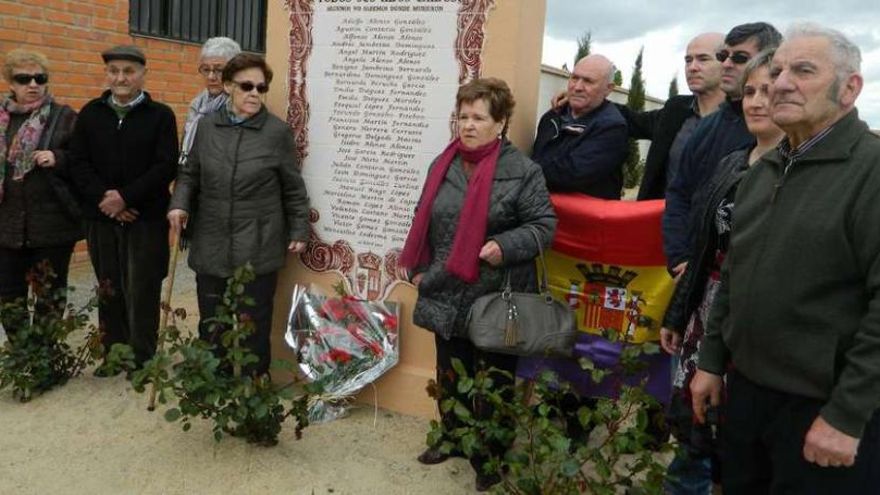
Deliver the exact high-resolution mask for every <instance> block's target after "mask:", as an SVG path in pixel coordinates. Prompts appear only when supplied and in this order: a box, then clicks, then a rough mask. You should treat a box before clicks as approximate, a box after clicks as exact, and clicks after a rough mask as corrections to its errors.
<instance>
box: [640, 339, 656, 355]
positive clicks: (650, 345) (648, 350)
mask: <svg viewBox="0 0 880 495" xmlns="http://www.w3.org/2000/svg"><path fill="white" fill-rule="evenodd" d="M642 352H643V353H645V354H650V355H653V354H657V353H659V352H660V346H659V345H657V344H656V343H655V342H645V343H644V344H642Z"/></svg>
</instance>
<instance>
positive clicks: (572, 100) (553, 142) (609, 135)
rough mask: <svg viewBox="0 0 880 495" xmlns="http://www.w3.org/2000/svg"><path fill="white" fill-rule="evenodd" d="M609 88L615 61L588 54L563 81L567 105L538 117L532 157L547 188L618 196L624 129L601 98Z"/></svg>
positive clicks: (624, 148)
mask: <svg viewBox="0 0 880 495" xmlns="http://www.w3.org/2000/svg"><path fill="white" fill-rule="evenodd" d="M613 88H614V64H612V63H611V61H610V60H608V59H607V58H605V57H603V56H602V55H588V56H586V57H584V58H582V59H581V60H580V61H578V63H577V64H576V65H575V66H574V70H573V71H572V73H571V77H570V78H569V80H568V104H567V105H565V106H564V107H562V108H560V109H559V110H550V111H548V112H547V113H545V114H544V116H543V117H541V122H540V123H539V124H538V132H537V135H536V136H535V145H534V148H533V150H532V159H533V160H535V161H536V162H537V163H538V164H539V165H541V168H542V169H543V171H544V177H545V179H546V180H547V188H548V189H549V190H550V191H551V192H554V191H573V192H580V193H583V194H588V195H590V196H595V197H597V198H603V199H620V193H621V189H622V187H623V162H624V161H625V160H626V156H627V152H628V147H627V138H628V132H629V131H628V130H627V125H626V120H624V118H623V116H622V115H621V114H620V111H618V110H617V108H616V107H615V106H614V105H613V104H612V103H611V102H609V101H608V100H607V99H606V98H607V97H608V95H609V94H611V90H612V89H613Z"/></svg>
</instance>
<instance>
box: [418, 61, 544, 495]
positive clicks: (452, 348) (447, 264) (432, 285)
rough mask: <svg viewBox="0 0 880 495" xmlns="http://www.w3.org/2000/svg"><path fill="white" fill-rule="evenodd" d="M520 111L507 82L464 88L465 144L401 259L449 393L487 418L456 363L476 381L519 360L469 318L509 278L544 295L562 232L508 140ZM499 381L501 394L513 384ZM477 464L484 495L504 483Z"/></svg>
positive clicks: (428, 191)
mask: <svg viewBox="0 0 880 495" xmlns="http://www.w3.org/2000/svg"><path fill="white" fill-rule="evenodd" d="M513 106H514V101H513V95H512V94H511V92H510V89H509V88H508V86H507V84H506V83H505V82H504V81H501V80H499V79H494V78H488V79H476V80H473V81H471V82H470V83H468V84H465V85H464V86H462V87H461V88H459V90H458V95H457V97H456V115H457V116H458V138H457V139H455V140H454V141H452V142H451V143H450V144H449V145H448V146H447V147H446V149H445V150H444V151H443V153H441V154H440V156H438V157H437V158H436V159H435V160H434V163H433V164H432V165H431V167H430V169H429V171H428V177H427V180H426V182H425V186H424V189H423V191H422V197H421V199H420V200H419V204H418V207H417V210H416V215H415V219H414V220H413V224H412V227H411V229H410V232H409V236H408V237H407V240H406V244H405V246H404V249H403V253H402V254H401V263H402V265H403V266H405V267H407V268H409V269H411V270H412V272H413V273H414V274H415V275H414V276H413V278H412V281H413V283H414V284H415V285H416V287H417V288H418V291H419V296H418V300H417V302H416V306H415V309H414V312H413V321H414V322H415V323H416V324H417V325H419V326H421V327H424V328H426V329H428V330H430V331H432V332H434V336H435V342H436V346H437V383H438V384H439V386H440V388H441V394H442V396H444V397H450V396H455V397H457V398H458V399H459V400H460V401H461V402H462V403H464V404H467V405H468V406H469V408H470V409H471V410H472V412H473V413H474V414H475V415H477V416H482V417H486V416H488V415H490V414H491V411H490V410H489V407H488V404H487V403H485V402H484V401H481V400H479V399H478V400H477V401H476V403H469V401H468V398H467V396H466V394H460V393H459V392H458V390H457V377H456V374H455V373H454V372H453V369H452V360H453V359H458V360H460V361H461V362H462V364H463V365H464V366H465V368H466V370H467V372H468V374H469V375H470V376H474V373H475V371H476V370H478V369H488V368H490V367H495V368H498V369H501V370H505V371H507V372H509V373H511V374H513V373H514V372H515V371H516V363H517V359H516V357H515V356H510V355H504V354H496V353H492V352H482V351H480V350H478V349H476V348H475V347H474V345H473V344H472V343H471V341H470V340H468V337H467V331H466V323H465V322H466V319H467V314H468V311H469V310H470V307H471V306H472V305H473V303H474V301H475V300H476V299H477V298H478V297H480V296H482V295H485V294H488V293H490V292H496V291H500V290H501V286H502V284H503V282H504V279H505V274H509V275H510V279H511V284H512V286H513V290H515V291H531V292H535V291H536V289H537V280H536V274H535V263H534V258H535V256H537V255H538V248H539V246H538V244H537V243H538V242H540V243H541V245H542V246H544V247H546V246H548V245H549V244H550V241H551V239H552V238H553V231H554V229H555V227H556V215H555V213H554V212H553V207H552V206H551V204H550V196H549V194H548V192H547V186H546V184H545V181H544V176H543V174H542V173H541V168H540V167H539V166H538V165H537V164H535V163H534V162H532V160H530V159H529V158H528V157H527V156H526V155H524V154H523V153H521V152H520V151H519V150H517V149H516V148H515V147H514V146H513V145H512V144H511V143H510V142H509V141H507V139H506V137H505V136H506V133H507V127H508V124H509V123H510V116H511V115H512V113H513ZM493 378H494V379H495V383H496V384H497V385H498V386H499V387H504V386H509V385H511V383H509V380H507V381H506V380H504V379H503V378H502V377H501V376H495V377H493ZM438 408H439V402H438ZM441 416H442V422H443V428H444V431H451V430H453V429H455V428H456V427H457V425H458V421H457V420H456V416H455V413H453V412H452V411H448V412H442V410H441ZM507 447H508V445H500V444H499V445H493V446H491V450H492V454H493V455H502V454H503V452H504V451H505V450H506V449H507ZM448 457H449V455H447V454H444V453H442V452H441V451H440V450H439V449H438V448H436V447H431V448H429V449H428V450H426V451H425V452H423V453H422V454H421V455H420V456H419V458H418V459H419V462H421V463H423V464H437V463H440V462H443V461H445V460H446V459H447V458H448ZM470 461H471V465H472V466H473V467H474V470H475V471H476V474H477V478H476V486H477V490H479V491H485V490H488V489H489V488H490V487H491V486H492V485H494V484H496V483H498V482H499V481H500V478H499V476H498V474H497V473H485V472H483V469H482V468H483V464H484V463H485V462H486V461H487V459H486V458H485V457H483V456H476V457H473V458H471V459H470Z"/></svg>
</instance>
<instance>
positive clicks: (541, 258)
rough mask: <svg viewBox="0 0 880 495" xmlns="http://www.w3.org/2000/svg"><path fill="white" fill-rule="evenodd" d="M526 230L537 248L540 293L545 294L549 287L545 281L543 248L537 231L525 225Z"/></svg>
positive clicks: (545, 264)
mask: <svg viewBox="0 0 880 495" xmlns="http://www.w3.org/2000/svg"><path fill="white" fill-rule="evenodd" d="M526 228H528V229H529V232H531V233H532V237H534V238H535V244H536V245H537V246H538V260H539V261H540V262H541V287H540V289H541V293H542V294H543V293H545V292H547V287H549V286H550V283H549V282H548V281H547V262H546V261H545V260H544V247H543V246H542V245H541V237H540V236H539V235H538V229H537V228H535V227H534V226H532V225H527V226H526Z"/></svg>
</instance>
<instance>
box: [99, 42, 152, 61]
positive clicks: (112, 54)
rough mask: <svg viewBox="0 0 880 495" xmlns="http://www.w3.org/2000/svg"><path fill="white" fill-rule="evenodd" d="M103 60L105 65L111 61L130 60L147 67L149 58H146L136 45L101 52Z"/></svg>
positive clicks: (115, 47)
mask: <svg viewBox="0 0 880 495" xmlns="http://www.w3.org/2000/svg"><path fill="white" fill-rule="evenodd" d="M101 58H103V59H104V63H105V64H106V63H107V62H109V61H111V60H130V61H132V62H138V63H139V64H141V65H147V57H145V56H144V52H142V51H141V49H140V48H138V47H136V46H134V45H118V46H114V47H113V48H110V49H108V50H104V51H103V52H101Z"/></svg>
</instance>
